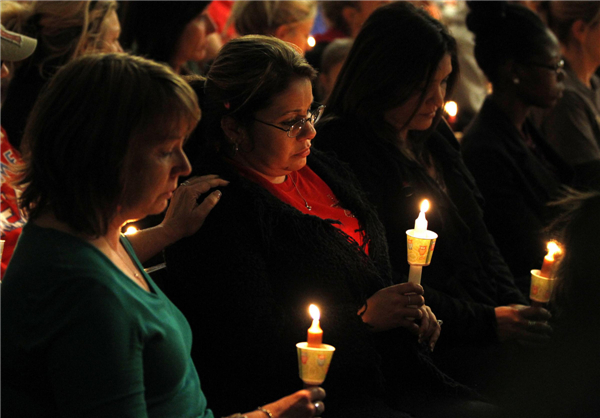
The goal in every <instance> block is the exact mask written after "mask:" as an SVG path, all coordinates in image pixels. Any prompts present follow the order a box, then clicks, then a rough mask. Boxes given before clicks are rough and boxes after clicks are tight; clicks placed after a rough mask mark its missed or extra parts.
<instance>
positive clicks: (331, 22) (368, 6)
mask: <svg viewBox="0 0 600 418" xmlns="http://www.w3.org/2000/svg"><path fill="white" fill-rule="evenodd" d="M387 3H389V1H345V0H344V1H326V0H325V1H319V5H320V7H321V12H322V13H323V15H324V17H325V21H326V22H327V26H328V29H327V31H325V32H324V33H320V34H317V35H315V42H316V44H315V46H314V47H313V48H312V49H311V50H310V51H308V52H307V53H306V60H307V61H308V63H309V64H310V65H312V66H313V67H314V68H315V69H316V70H317V71H320V68H321V67H320V65H321V59H322V58H321V57H322V55H323V51H324V50H325V47H327V45H329V43H331V42H332V41H334V40H335V39H337V38H352V39H354V38H356V35H357V34H358V32H359V31H360V28H361V27H362V24H363V23H364V22H365V20H367V18H368V17H369V16H370V15H371V13H373V11H374V10H375V9H377V8H378V7H380V6H383V5H384V4H387Z"/></svg>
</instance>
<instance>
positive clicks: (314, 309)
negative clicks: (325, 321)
mask: <svg viewBox="0 0 600 418" xmlns="http://www.w3.org/2000/svg"><path fill="white" fill-rule="evenodd" d="M308 312H310V316H311V317H312V319H314V320H315V321H318V320H319V318H321V312H320V311H319V308H317V305H310V306H309V307H308Z"/></svg>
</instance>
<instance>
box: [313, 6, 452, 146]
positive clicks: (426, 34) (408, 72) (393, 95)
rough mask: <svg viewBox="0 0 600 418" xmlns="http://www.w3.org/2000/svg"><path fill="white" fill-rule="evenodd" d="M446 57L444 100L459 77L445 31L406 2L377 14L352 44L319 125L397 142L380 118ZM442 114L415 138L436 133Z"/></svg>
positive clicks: (431, 74) (426, 79)
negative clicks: (343, 125)
mask: <svg viewBox="0 0 600 418" xmlns="http://www.w3.org/2000/svg"><path fill="white" fill-rule="evenodd" d="M446 55H450V57H451V61H452V73H451V74H450V76H449V77H448V84H447V86H448V88H447V96H448V95H450V94H451V92H452V87H453V86H454V83H455V82H456V77H457V76H458V59H457V49H456V41H455V39H454V38H453V37H452V36H451V35H450V33H449V32H448V30H447V29H446V28H445V27H444V25H442V24H441V23H440V22H439V21H438V20H436V19H434V18H433V17H432V16H430V15H429V14H428V13H427V12H426V11H425V10H423V9H419V8H417V7H415V6H413V5H412V4H410V3H408V2H394V3H391V4H388V5H386V6H383V7H380V8H378V9H377V10H375V11H374V12H373V13H372V14H371V16H369V18H368V19H367V21H366V22H365V23H364V25H363V27H362V29H361V31H360V32H359V34H358V36H357V37H356V39H355V40H354V44H353V45H352V49H351V50H350V53H349V55H348V57H347V58H346V61H345V63H344V65H343V67H342V69H341V71H340V74H339V76H338V79H337V82H336V84H335V87H334V88H333V91H332V93H331V96H330V97H329V100H328V102H327V108H326V109H325V115H326V117H325V118H324V120H326V119H328V118H329V117H336V116H340V117H344V118H349V119H352V120H355V121H356V122H357V123H359V124H361V125H363V126H364V127H365V128H366V129H368V130H370V131H373V132H374V133H376V136H377V137H380V138H385V139H386V140H388V141H390V142H392V143H393V142H396V140H397V137H398V132H397V129H396V128H394V127H393V126H392V125H391V124H390V123H388V122H387V121H386V120H385V113H386V112H387V111H388V110H391V109H394V108H396V107H399V106H401V105H402V104H404V103H405V102H406V101H407V100H409V99H410V98H411V97H413V95H414V93H415V92H417V91H421V90H423V87H424V86H428V85H429V84H430V83H431V80H432V79H433V77H434V76H435V73H436V72H437V69H438V65H439V63H440V62H441V61H442V59H443V58H444V57H445V56H446ZM425 93H426V92H425V91H423V93H422V95H421V97H420V103H419V104H418V106H417V107H416V108H415V110H414V112H415V113H416V112H417V110H418V107H419V106H420V105H421V103H422V102H423V100H424V97H425ZM441 112H442V109H438V115H437V116H436V119H435V121H434V123H433V124H432V127H431V128H430V129H429V130H427V131H425V132H423V133H420V134H419V135H423V137H426V136H427V135H428V134H429V133H430V132H431V130H433V129H434V128H435V125H436V124H437V122H438V121H439V119H440V118H441ZM327 115H330V116H329V117H327ZM412 116H414V115H412ZM412 116H411V118H412ZM409 119H410V118H409ZM407 123H408V122H407Z"/></svg>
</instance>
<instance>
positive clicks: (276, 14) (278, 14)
mask: <svg viewBox="0 0 600 418" xmlns="http://www.w3.org/2000/svg"><path fill="white" fill-rule="evenodd" d="M316 14H317V2H316V1H312V0H291V1H277V0H274V1H236V2H235V4H234V5H233V9H232V10H231V15H230V17H229V21H228V23H227V26H230V25H231V24H232V23H233V24H234V26H235V30H236V32H237V33H238V34H239V35H242V36H243V35H273V34H274V33H275V31H276V30H277V28H279V27H280V26H282V25H292V24H295V23H300V22H304V21H305V20H308V19H313V18H314V17H315V16H316Z"/></svg>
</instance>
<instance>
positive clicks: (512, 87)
mask: <svg viewBox="0 0 600 418" xmlns="http://www.w3.org/2000/svg"><path fill="white" fill-rule="evenodd" d="M468 4H469V7H470V8H471V12H470V13H469V15H468V16H467V25H468V27H469V29H470V30H471V31H472V32H473V33H474V34H475V58H476V59H477V63H478V64H479V66H480V67H481V69H482V70H483V72H484V73H485V75H486V76H487V78H488V79H489V80H490V82H491V83H492V86H493V92H492V94H490V95H489V96H488V97H487V99H486V101H485V103H484V105H483V107H482V108H481V110H480V112H479V114H478V115H477V117H476V118H475V120H474V122H473V123H472V126H471V127H470V129H469V130H468V131H467V133H466V135H465V136H464V138H463V147H462V151H463V158H464V160H465V163H466V164H467V167H468V168H469V170H470V171H471V173H472V174H473V177H475V181H476V182H477V186H478V187H479V190H480V191H481V194H482V195H483V197H484V199H485V207H484V219H485V223H486V226H487V228H488V230H489V231H490V233H491V234H492V236H493V237H494V240H495V241H496V244H497V245H498V248H499V249H500V252H501V253H502V255H503V257H504V260H505V261H506V263H507V264H508V266H509V267H510V269H511V272H512V273H513V275H514V276H515V280H516V282H517V285H519V287H520V288H521V290H522V291H523V293H524V294H526V295H527V294H529V284H530V281H531V274H530V271H531V269H533V268H539V266H541V265H542V259H543V257H544V255H545V254H546V242H547V241H548V240H549V237H548V236H546V235H545V234H544V233H543V229H544V227H545V226H547V225H548V224H549V222H550V221H551V219H552V217H553V211H552V210H551V208H550V207H548V206H547V203H548V202H550V201H552V200H555V199H557V198H558V197H559V196H558V194H559V193H560V191H561V185H562V183H568V182H569V181H570V177H571V173H570V169H569V167H568V166H567V164H566V163H565V162H563V160H562V159H561V158H560V157H559V156H558V155H557V154H556V152H554V150H553V149H552V147H551V146H550V145H549V143H548V142H547V141H546V140H545V138H544V137H543V136H542V135H541V134H540V133H539V132H538V131H537V130H536V128H535V127H534V125H533V123H532V121H531V120H530V117H529V114H530V113H531V111H532V110H534V109H536V108H537V109H549V108H551V107H553V106H554V105H556V103H557V101H558V100H559V99H560V97H561V95H562V91H563V87H564V86H563V79H564V70H563V65H564V62H563V61H562V59H561V53H560V47H559V45H558V41H557V40H556V37H555V36H554V35H553V34H552V32H550V30H549V29H548V28H546V26H545V25H544V24H543V22H542V21H541V20H540V19H539V17H538V16H537V15H536V14H535V13H533V12H532V11H530V10H529V9H527V8H525V7H522V6H518V5H509V4H506V3H504V2H494V3H489V4H488V3H486V4H483V3H478V2H469V3H468Z"/></svg>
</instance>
